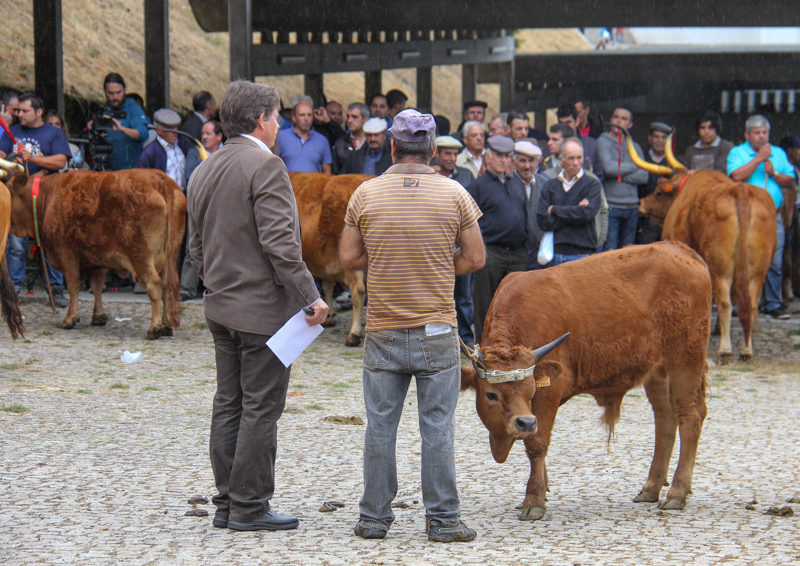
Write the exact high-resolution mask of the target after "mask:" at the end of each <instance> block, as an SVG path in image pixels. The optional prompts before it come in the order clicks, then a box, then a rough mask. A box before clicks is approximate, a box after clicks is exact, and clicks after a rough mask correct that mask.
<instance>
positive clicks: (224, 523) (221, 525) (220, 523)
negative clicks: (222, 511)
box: [211, 517, 228, 529]
mask: <svg viewBox="0 0 800 566" xmlns="http://www.w3.org/2000/svg"><path fill="white" fill-rule="evenodd" d="M211 524H212V525H213V526H215V527H216V528H218V529H227V528H228V519H223V518H222V517H214V520H213V521H211Z"/></svg>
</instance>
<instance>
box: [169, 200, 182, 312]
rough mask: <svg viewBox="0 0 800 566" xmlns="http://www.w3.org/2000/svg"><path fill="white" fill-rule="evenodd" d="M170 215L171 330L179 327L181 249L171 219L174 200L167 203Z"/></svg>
mask: <svg viewBox="0 0 800 566" xmlns="http://www.w3.org/2000/svg"><path fill="white" fill-rule="evenodd" d="M167 204H168V205H170V213H169V214H168V215H167V246H169V250H168V254H167V265H168V266H169V271H168V272H167V284H168V293H169V321H170V325H171V326H172V327H173V328H178V327H179V326H180V325H181V278H180V275H179V274H178V252H179V251H180V248H181V240H180V238H179V237H178V233H179V232H180V231H179V230H178V228H177V226H175V224H176V222H175V219H174V218H172V208H174V207H175V206H176V204H175V202H174V200H173V201H172V202H168V203H167Z"/></svg>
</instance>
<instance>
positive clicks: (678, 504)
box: [661, 499, 686, 511]
mask: <svg viewBox="0 0 800 566" xmlns="http://www.w3.org/2000/svg"><path fill="white" fill-rule="evenodd" d="M684 507H686V500H685V499H667V500H666V501H665V502H664V505H662V506H661V508H662V509H664V510H665V511H680V510H681V509H683V508H684Z"/></svg>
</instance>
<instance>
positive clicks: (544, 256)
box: [536, 232, 555, 265]
mask: <svg viewBox="0 0 800 566" xmlns="http://www.w3.org/2000/svg"><path fill="white" fill-rule="evenodd" d="M554 253H555V250H554V249H553V233H552V232H545V233H544V236H542V241H541V242H540V243H539V255H538V256H537V257H536V260H537V261H538V262H539V265H547V264H548V263H550V262H551V261H553V254H554Z"/></svg>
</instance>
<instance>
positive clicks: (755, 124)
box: [744, 114, 770, 134]
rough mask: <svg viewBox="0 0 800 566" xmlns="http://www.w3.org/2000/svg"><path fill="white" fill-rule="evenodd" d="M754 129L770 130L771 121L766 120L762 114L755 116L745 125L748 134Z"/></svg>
mask: <svg viewBox="0 0 800 566" xmlns="http://www.w3.org/2000/svg"><path fill="white" fill-rule="evenodd" d="M753 128H767V129H769V128H770V125H769V120H767V119H766V118H764V116H762V115H761V114H753V115H752V116H750V117H749V118H748V119H747V122H745V123H744V131H745V132H747V133H748V134H749V133H750V130H752V129H753Z"/></svg>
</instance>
